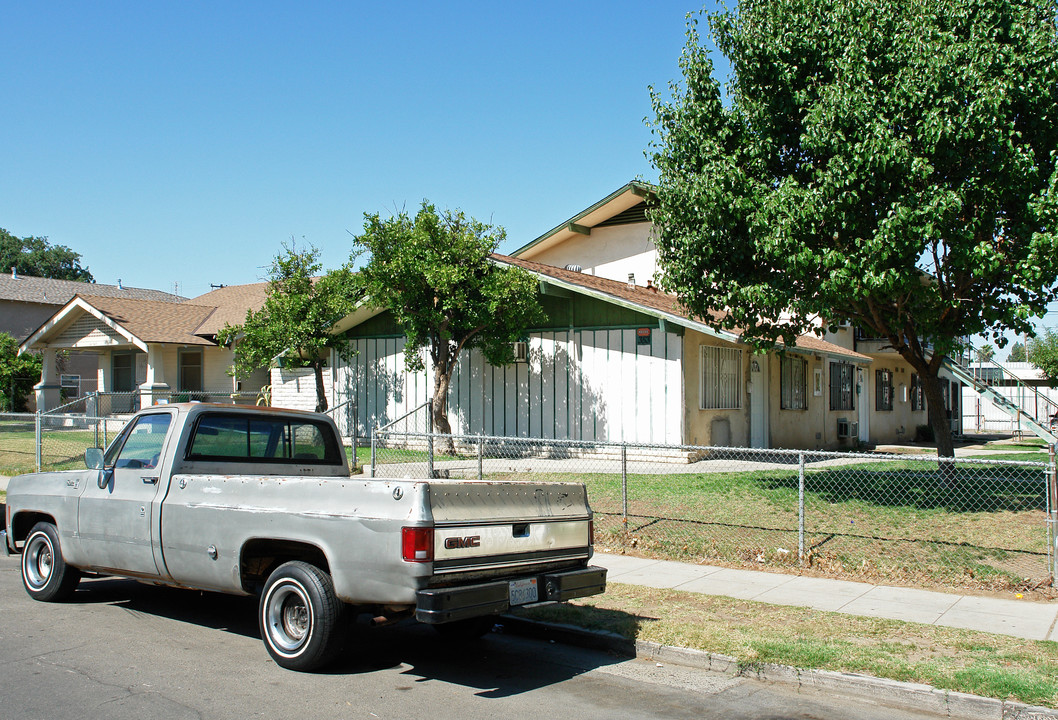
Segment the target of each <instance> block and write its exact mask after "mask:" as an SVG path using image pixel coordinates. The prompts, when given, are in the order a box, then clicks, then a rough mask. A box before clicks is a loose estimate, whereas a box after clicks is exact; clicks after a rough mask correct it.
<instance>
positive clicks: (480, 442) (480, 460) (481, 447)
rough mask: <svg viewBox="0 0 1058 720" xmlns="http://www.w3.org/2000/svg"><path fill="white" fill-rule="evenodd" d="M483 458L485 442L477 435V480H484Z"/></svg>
mask: <svg viewBox="0 0 1058 720" xmlns="http://www.w3.org/2000/svg"><path fill="white" fill-rule="evenodd" d="M484 456H485V441H484V440H483V439H482V436H481V435H480V434H479V435H478V480H484V479H485V472H484V470H485V468H484Z"/></svg>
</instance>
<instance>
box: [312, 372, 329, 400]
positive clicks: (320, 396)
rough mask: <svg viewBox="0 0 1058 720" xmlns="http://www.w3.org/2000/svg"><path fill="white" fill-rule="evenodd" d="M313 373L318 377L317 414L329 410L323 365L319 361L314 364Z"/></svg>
mask: <svg viewBox="0 0 1058 720" xmlns="http://www.w3.org/2000/svg"><path fill="white" fill-rule="evenodd" d="M312 370H313V373H314V374H315V376H316V412H323V411H324V410H326V409H327V393H326V391H325V390H324V388H323V363H322V362H320V361H319V360H317V361H316V362H314V363H313V364H312Z"/></svg>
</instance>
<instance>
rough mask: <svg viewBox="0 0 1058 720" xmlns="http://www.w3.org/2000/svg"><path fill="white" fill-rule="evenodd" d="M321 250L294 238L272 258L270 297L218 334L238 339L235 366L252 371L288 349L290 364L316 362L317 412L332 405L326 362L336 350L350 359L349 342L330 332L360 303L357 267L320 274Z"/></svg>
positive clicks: (224, 339)
mask: <svg viewBox="0 0 1058 720" xmlns="http://www.w3.org/2000/svg"><path fill="white" fill-rule="evenodd" d="M318 257H319V251H318V250H317V249H316V248H314V247H310V248H308V249H303V250H299V249H298V247H297V245H296V244H295V243H294V242H293V241H291V243H290V244H288V245H287V244H285V245H284V246H283V251H282V252H281V253H280V254H278V255H277V256H276V257H275V259H274V260H273V261H272V266H271V268H270V269H269V281H268V297H267V299H266V300H265V303H264V305H263V306H262V307H261V309H260V310H250V311H249V312H247V313H246V322H244V323H243V324H242V325H238V326H231V325H227V326H225V327H224V329H223V330H222V331H221V333H220V334H219V335H218V340H219V341H220V342H221V343H223V344H228V343H233V349H234V352H235V363H234V370H235V372H236V373H237V374H247V373H250V372H253V371H255V370H258V369H261V368H267V367H269V365H270V364H271V362H272V360H273V358H275V357H277V356H279V355H282V356H283V359H284V362H285V363H286V365H287V366H288V367H311V368H312V369H313V371H314V375H315V378H316V412H323V411H324V410H326V409H327V393H326V392H325V391H324V385H323V368H324V366H325V365H326V364H327V358H328V355H329V352H328V351H330V350H334V351H335V352H336V353H337V354H338V356H339V357H342V358H345V359H348V358H349V356H350V348H349V343H348V342H346V341H345V339H344V338H342V337H340V336H337V335H332V334H331V333H330V332H329V329H330V328H331V326H332V325H334V323H336V322H337V321H338V320H340V319H342V318H343V317H345V316H346V315H347V314H348V313H349V312H350V311H351V310H352V309H353V307H354V306H355V303H356V292H357V291H356V288H355V286H354V282H353V272H352V270H351V269H350V268H349V267H348V266H346V267H342V268H339V269H337V270H332V271H330V272H328V273H326V274H325V275H323V276H322V277H315V275H316V273H318V272H319V271H320V270H321V268H322V266H321V265H320V263H319V262H318V261H317V258H318Z"/></svg>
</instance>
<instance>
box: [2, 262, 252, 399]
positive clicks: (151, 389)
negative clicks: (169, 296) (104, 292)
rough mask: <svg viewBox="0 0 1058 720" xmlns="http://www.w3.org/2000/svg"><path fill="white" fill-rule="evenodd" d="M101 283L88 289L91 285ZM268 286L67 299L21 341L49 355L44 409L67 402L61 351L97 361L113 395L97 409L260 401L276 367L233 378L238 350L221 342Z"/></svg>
mask: <svg viewBox="0 0 1058 720" xmlns="http://www.w3.org/2000/svg"><path fill="white" fill-rule="evenodd" d="M94 287H95V286H94V285H88V286H86V290H89V291H90V290H91V289H92V288H94ZM267 293H268V283H254V284H249V285H231V286H226V287H222V288H219V289H216V290H213V291H212V292H209V293H206V294H205V295H201V296H199V297H197V298H193V299H190V300H183V301H182V302H161V301H157V300H143V299H133V298H124V297H106V296H99V295H94V294H91V293H90V292H84V293H81V294H78V295H76V296H75V297H73V298H72V299H71V300H69V301H68V302H66V303H65V304H64V305H63V306H62V307H61V308H60V309H59V310H58V311H57V312H55V313H54V314H52V315H51V316H50V317H49V318H48V319H47V320H46V321H45V322H44V323H43V324H42V325H40V326H39V327H38V328H37V329H36V330H34V331H33V332H32V333H31V334H30V335H29V337H27V338H26V340H25V341H24V342H23V343H22V345H21V346H20V351H23V352H24V351H30V350H32V351H40V352H43V354H44V359H45V362H44V370H43V377H42V378H41V382H40V383H39V384H38V385H37V386H36V388H35V389H36V393H37V407H39V408H41V409H45V410H46V409H50V408H54V407H56V406H58V405H59V394H60V389H61V388H60V382H59V378H57V377H56V376H55V372H54V366H55V356H56V354H57V353H58V352H59V351H61V350H75V351H79V352H84V353H91V354H93V355H94V356H95V357H96V359H97V373H96V382H97V392H99V393H100V394H101V395H102V396H104V397H106V398H108V401H107V402H108V403H109V404H108V406H107V407H97V408H96V411H97V412H101V413H106V412H108V411H109V412H125V411H129V410H133V409H135V408H137V407H144V406H148V405H152V404H155V403H158V402H167V401H169V400H171V399H174V398H175V399H203V400H220V399H223V400H224V401H230V400H231V399H232V398H233V397H239V396H243V397H245V398H246V400H248V401H250V402H252V401H253V399H254V398H255V397H256V395H257V393H258V391H259V390H260V388H262V387H263V386H265V385H267V384H268V382H269V379H268V371H267V370H261V371H259V372H256V373H254V374H252V375H250V376H247V377H232V376H231V375H230V374H229V370H230V368H231V366H232V351H231V349H230V348H227V347H223V346H220V345H219V344H218V343H217V334H218V333H219V332H220V331H221V329H222V328H223V327H224V326H225V324H232V325H237V324H241V323H242V322H244V321H245V319H246V313H247V311H248V310H250V309H255V310H256V309H259V308H260V307H261V306H262V305H263V304H264V301H265V298H266V297H267Z"/></svg>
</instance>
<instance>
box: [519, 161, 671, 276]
mask: <svg viewBox="0 0 1058 720" xmlns="http://www.w3.org/2000/svg"><path fill="white" fill-rule="evenodd" d="M656 191H657V188H656V186H654V185H652V184H650V183H647V182H642V181H640V180H633V181H632V182H630V183H628V184H626V185H623V186H622V187H620V188H618V189H617V190H614V191H613V192H612V193H610V194H609V195H607V196H606V197H604V198H603V199H602V200H600V201H598V202H597V203H595V204H594V205H592V206H590V207H588V208H587V209H585V210H582V211H581V212H579V213H577V214H576V215H574V216H573V217H571V218H570V219H569V220H566V221H565V222H564V223H561V224H560V225H556V226H555V227H553V228H551V229H550V230H548V231H547V232H546V233H544V234H543V235H541V236H540V237H538V238H536V239H535V240H533V241H531V242H529V243H527V244H525V245H523V246H522V247H520V248H518V249H517V250H515V251H514V252H513V253H511V255H513V256H514V257H522V258H526V259H531V258H532V257H534V256H536V255H538V254H539V253H541V252H543V251H544V250H547V249H549V248H552V247H554V246H555V245H558V244H560V243H562V242H565V241H566V240H569V239H570V238H573V237H578V236H582V235H585V234H590V233H591V229H592V228H594V227H599V226H600V225H603V224H605V223H618V224H623V223H625V222H629V223H630V222H648V220H647V219H646V218H645V217H643V218H641V217H640V215H639V213H635V212H633V210H634V209H636V208H637V206H640V205H642V204H643V203H645V202H647V201H649V200H650V199H651V198H653V196H654V194H655V192H656ZM622 218H623V219H622Z"/></svg>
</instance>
